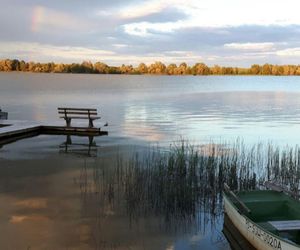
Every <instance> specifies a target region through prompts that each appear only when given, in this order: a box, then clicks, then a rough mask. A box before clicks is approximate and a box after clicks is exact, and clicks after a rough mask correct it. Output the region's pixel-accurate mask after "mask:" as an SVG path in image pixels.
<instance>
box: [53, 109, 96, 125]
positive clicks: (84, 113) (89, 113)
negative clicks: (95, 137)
mask: <svg viewBox="0 0 300 250" xmlns="http://www.w3.org/2000/svg"><path fill="white" fill-rule="evenodd" d="M57 110H58V114H60V115H63V116H60V118H64V119H65V121H66V125H67V127H71V120H72V119H88V120H89V128H93V127H94V124H93V121H94V120H97V119H100V117H99V116H97V109H89V108H57Z"/></svg>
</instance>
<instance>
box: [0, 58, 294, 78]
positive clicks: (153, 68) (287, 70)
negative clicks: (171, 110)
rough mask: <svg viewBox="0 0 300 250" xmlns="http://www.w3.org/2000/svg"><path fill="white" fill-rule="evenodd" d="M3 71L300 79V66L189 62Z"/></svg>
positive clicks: (15, 63) (26, 66) (5, 65)
mask: <svg viewBox="0 0 300 250" xmlns="http://www.w3.org/2000/svg"><path fill="white" fill-rule="evenodd" d="M0 71H4V72H10V71H20V72H40V73H87V74H151V75H152V74H153V75H277V76H278V75H279V76H280V75H300V65H272V64H268V63H266V64H264V65H258V64H253V65H252V66H251V67H250V68H239V67H222V66H219V65H214V66H212V67H208V66H207V65H205V64H204V63H196V64H195V65H193V66H189V65H187V64H186V63H185V62H183V63H181V64H180V65H176V64H174V63H172V64H169V65H165V64H163V63H162V62H155V63H153V64H150V65H146V64H145V63H140V64H139V65H138V66H137V67H133V66H132V65H124V64H123V65H121V66H119V67H115V66H109V65H107V64H105V63H102V62H96V63H94V64H93V63H91V62H88V61H84V62H82V63H71V64H63V63H53V62H50V63H36V62H25V61H19V60H16V59H15V60H10V59H5V60H0Z"/></svg>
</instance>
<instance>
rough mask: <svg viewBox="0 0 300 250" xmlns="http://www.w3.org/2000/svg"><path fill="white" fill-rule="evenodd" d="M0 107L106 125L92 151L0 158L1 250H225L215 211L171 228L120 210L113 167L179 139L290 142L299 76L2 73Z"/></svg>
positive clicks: (296, 119) (34, 147) (40, 147)
mask: <svg viewBox="0 0 300 250" xmlns="http://www.w3.org/2000/svg"><path fill="white" fill-rule="evenodd" d="M0 106H1V108H2V109H3V110H5V111H8V112H9V118H10V119H17V120H37V121H58V120H59V118H58V114H57V107H58V106H71V107H95V108H98V110H99V111H100V113H101V117H102V118H101V121H99V122H98V124H99V125H101V124H103V123H105V122H108V123H109V126H108V127H107V130H108V132H109V136H104V137H98V138H96V139H95V141H94V144H93V145H92V147H89V145H88V139H87V138H84V137H72V141H73V144H72V145H70V146H68V147H66V146H65V142H66V138H65V137H64V136H46V135H40V136H38V137H34V138H29V139H24V140H21V141H18V142H15V143H12V144H9V145H4V146H3V147H2V148H0V210H1V213H0V249H118V250H119V249H168V250H171V249H229V246H228V243H227V241H226V239H225V238H224V236H223V234H222V232H221V230H222V223H223V221H222V220H223V217H222V211H221V210H220V209H221V208H220V209H219V210H218V209H217V210H216V211H215V214H213V215H212V214H210V213H209V212H208V211H205V210H203V211H201V212H200V213H199V214H196V215H194V216H193V217H191V218H188V219H187V218H184V219H182V218H172V220H171V221H170V220H169V219H168V220H166V215H164V214H161V213H160V214H157V213H154V212H153V213H150V214H147V216H145V215H141V214H139V213H137V212H135V211H128V200H126V199H125V198H124V197H123V196H122V192H121V191H120V192H116V191H112V186H111V184H110V183H112V182H113V180H112V176H114V175H113V173H116V171H117V166H118V163H117V162H116V159H118V157H120V156H122V157H124V161H125V160H126V158H128V157H130V156H131V155H132V154H133V153H134V152H144V151H146V150H147V146H148V145H149V144H151V145H153V144H154V145H155V144H156V143H158V142H159V145H160V146H166V145H169V144H170V143H172V142H174V141H176V140H178V139H180V138H184V139H188V140H189V141H190V142H192V143H196V144H202V143H204V144H205V143H207V142H210V141H211V140H213V141H216V142H219V141H222V142H223V141H227V142H232V141H235V140H236V138H241V139H243V140H244V142H245V143H246V144H252V143H257V142H270V141H272V142H273V143H274V144H276V145H286V144H289V145H295V144H298V143H299V141H300V134H299V133H298V131H299V129H300V78H298V77H230V76H227V77H216V76H208V77H194V76H182V77H176V76H174V77H173V76H107V75H64V74H17V73H9V74H5V73H1V74H0ZM61 122H62V123H63V121H61ZM113 183H114V182H113ZM114 185H115V183H114ZM114 185H113V186H114ZM113 190H114V189H113Z"/></svg>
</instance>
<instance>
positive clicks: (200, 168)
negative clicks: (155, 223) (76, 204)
mask: <svg viewBox="0 0 300 250" xmlns="http://www.w3.org/2000/svg"><path fill="white" fill-rule="evenodd" d="M92 166H93V167H92V168H90V171H91V173H90V175H91V176H92V177H88V174H87V173H86V172H87V171H88V170H87V169H88V168H87V167H86V166H85V167H84V168H83V170H84V171H82V173H81V182H82V183H85V184H84V185H82V191H84V192H83V193H84V197H85V202H86V200H87V198H86V197H94V198H93V199H96V200H97V206H98V207H99V206H100V207H102V210H101V211H104V210H105V209H106V210H107V209H108V208H109V210H111V211H112V210H113V211H114V212H117V213H122V214H124V213H126V214H127V215H128V216H129V218H130V219H131V220H132V221H134V220H136V219H138V218H142V217H143V218H145V217H153V216H156V217H158V218H162V219H163V221H164V222H166V225H171V224H173V223H175V222H178V221H182V222H184V223H187V222H192V221H195V219H196V220H197V221H198V222H199V221H202V222H203V221H205V218H204V217H205V216H207V215H209V217H210V221H211V222H213V221H214V220H213V219H212V218H219V217H220V216H222V211H223V210H222V190H223V184H224V183H225V182H226V183H227V184H228V185H229V186H230V187H231V188H232V189H234V190H251V189H255V188H258V187H259V185H260V184H261V183H263V182H264V181H266V180H274V181H277V182H280V183H282V184H285V185H287V186H289V187H290V189H291V190H298V189H299V180H300V149H299V148H298V146H296V147H285V148H279V147H276V146H274V145H272V144H271V143H269V144H267V145H263V144H256V145H253V146H246V145H244V144H243V142H241V141H239V140H238V141H236V142H235V143H234V144H233V145H232V144H231V145H229V144H226V143H222V144H214V143H210V144H207V145H199V146H195V145H191V144H189V143H188V142H186V141H181V142H179V143H175V144H172V145H171V146H170V147H169V148H168V149H165V148H159V147H153V148H151V147H149V148H147V149H145V150H139V151H138V152H132V153H131V154H129V155H125V156H124V155H122V154H120V153H117V155H116V157H110V158H108V159H98V160H97V161H96V164H92ZM95 196H96V198H95ZM94 203H95V202H93V203H91V202H90V205H91V204H94ZM201 218H202V219H201ZM200 224H201V223H200ZM204 224H205V223H204ZM181 226H182V225H181Z"/></svg>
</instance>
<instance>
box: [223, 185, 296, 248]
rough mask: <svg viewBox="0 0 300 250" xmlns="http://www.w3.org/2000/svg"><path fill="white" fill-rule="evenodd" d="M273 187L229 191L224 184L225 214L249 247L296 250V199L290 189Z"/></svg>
mask: <svg viewBox="0 0 300 250" xmlns="http://www.w3.org/2000/svg"><path fill="white" fill-rule="evenodd" d="M269 184H270V183H269ZM272 185H273V184H270V185H269V187H270V186H271V187H272ZM267 186H268V185H267ZM273 187H275V188H273V189H269V190H267V189H266V190H253V191H240V192H233V191H232V190H230V188H229V187H228V185H226V184H225V185H224V193H223V197H224V212H225V217H226V218H228V219H229V220H230V222H231V223H232V225H233V226H234V227H235V228H236V229H237V231H238V232H239V233H240V235H241V236H242V237H243V238H244V239H246V240H247V241H248V242H249V243H250V244H251V246H253V249H259V250H274V249H276V250H277V249H278V250H279V249H280V250H296V249H297V250H300V202H299V200H298V199H297V198H295V197H296V196H295V195H292V194H293V193H292V192H290V191H288V190H286V189H283V188H278V187H276V186H275V185H273ZM225 235H226V234H225ZM244 249H245V248H244Z"/></svg>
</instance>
